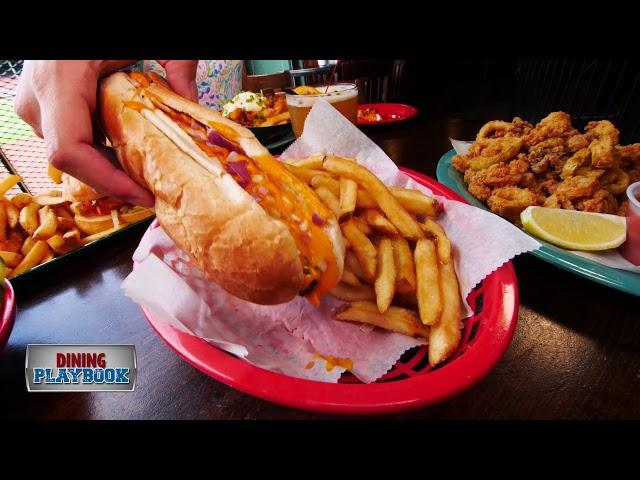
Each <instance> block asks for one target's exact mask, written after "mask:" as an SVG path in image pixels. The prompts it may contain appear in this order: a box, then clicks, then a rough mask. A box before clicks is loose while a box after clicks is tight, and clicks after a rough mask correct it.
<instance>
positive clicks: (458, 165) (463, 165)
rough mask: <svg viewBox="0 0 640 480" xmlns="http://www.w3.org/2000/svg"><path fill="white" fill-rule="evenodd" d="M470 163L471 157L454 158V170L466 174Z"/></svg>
mask: <svg viewBox="0 0 640 480" xmlns="http://www.w3.org/2000/svg"><path fill="white" fill-rule="evenodd" d="M470 161H471V157H470V156H469V155H456V156H455V157H453V160H451V164H452V165H453V168H455V169H456V170H458V171H459V172H462V173H464V172H466V171H467V170H468V169H469V162H470Z"/></svg>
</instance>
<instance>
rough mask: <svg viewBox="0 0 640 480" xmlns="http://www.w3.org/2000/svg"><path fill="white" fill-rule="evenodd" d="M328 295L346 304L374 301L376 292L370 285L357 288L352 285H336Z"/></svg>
mask: <svg viewBox="0 0 640 480" xmlns="http://www.w3.org/2000/svg"><path fill="white" fill-rule="evenodd" d="M329 294H331V295H333V296H334V297H336V298H339V299H340V300H345V301H347V302H357V301H364V300H367V301H375V299H376V292H375V290H374V289H373V287H372V286H371V285H360V286H358V287H354V286H352V285H345V284H344V283H338V285H336V286H335V287H333V290H331V291H330V292H329ZM376 310H377V307H376Z"/></svg>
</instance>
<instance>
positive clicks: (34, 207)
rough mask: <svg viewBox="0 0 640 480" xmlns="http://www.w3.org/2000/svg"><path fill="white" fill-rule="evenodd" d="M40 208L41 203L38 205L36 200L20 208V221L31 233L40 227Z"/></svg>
mask: <svg viewBox="0 0 640 480" xmlns="http://www.w3.org/2000/svg"><path fill="white" fill-rule="evenodd" d="M39 208H40V205H38V204H37V203H36V202H31V203H30V204H29V205H27V206H26V207H24V208H23V209H22V210H20V215H19V216H18V222H19V223H20V226H21V227H22V228H23V230H24V231H25V232H27V233H28V234H29V235H33V233H34V232H35V231H36V230H37V228H38V210H39Z"/></svg>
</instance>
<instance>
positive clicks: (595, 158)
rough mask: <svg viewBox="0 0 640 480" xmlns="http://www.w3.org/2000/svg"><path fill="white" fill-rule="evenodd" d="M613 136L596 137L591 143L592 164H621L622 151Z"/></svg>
mask: <svg viewBox="0 0 640 480" xmlns="http://www.w3.org/2000/svg"><path fill="white" fill-rule="evenodd" d="M615 146H616V144H615V143H614V142H613V140H612V138H611V137H606V136H605V137H600V138H596V139H595V140H593V141H592V142H591V143H590V144H589V151H590V152H591V164H592V165H593V166H594V167H596V168H615V167H617V166H618V165H619V164H620V153H618V151H617V150H616V148H615Z"/></svg>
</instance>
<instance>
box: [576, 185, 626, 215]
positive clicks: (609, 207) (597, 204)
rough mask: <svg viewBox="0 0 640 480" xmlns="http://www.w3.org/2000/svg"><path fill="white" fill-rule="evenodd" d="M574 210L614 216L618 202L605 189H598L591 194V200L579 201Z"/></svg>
mask: <svg viewBox="0 0 640 480" xmlns="http://www.w3.org/2000/svg"><path fill="white" fill-rule="evenodd" d="M576 209H577V210H582V211H585V212H595V213H609V214H612V215H615V214H616V213H617V211H618V201H617V200H616V197H614V196H613V194H612V193H611V192H610V191H608V190H605V189H600V190H598V191H597V192H596V193H594V194H593V198H588V199H586V200H579V201H578V202H576Z"/></svg>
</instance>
